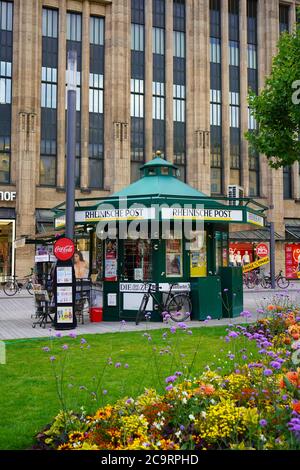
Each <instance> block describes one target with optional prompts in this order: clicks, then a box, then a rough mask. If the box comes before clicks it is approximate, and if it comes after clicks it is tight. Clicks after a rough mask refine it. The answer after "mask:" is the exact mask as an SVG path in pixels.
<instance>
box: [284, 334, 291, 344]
mask: <svg viewBox="0 0 300 470" xmlns="http://www.w3.org/2000/svg"><path fill="white" fill-rule="evenodd" d="M283 342H284V344H291V338H289V337H288V336H286V337H285V338H284V340H283Z"/></svg>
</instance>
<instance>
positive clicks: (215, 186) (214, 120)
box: [209, 0, 222, 194]
mask: <svg viewBox="0 0 300 470" xmlns="http://www.w3.org/2000/svg"><path fill="white" fill-rule="evenodd" d="M209 7H210V161H211V185H210V188H211V193H212V194H221V193H222V91H221V90H222V78H221V59H222V57H221V2H220V0H210V2H209Z"/></svg>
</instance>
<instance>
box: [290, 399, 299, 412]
mask: <svg viewBox="0 0 300 470" xmlns="http://www.w3.org/2000/svg"><path fill="white" fill-rule="evenodd" d="M292 408H293V410H294V411H296V413H299V414H300V401H299V400H298V401H296V402H295V403H293V404H292Z"/></svg>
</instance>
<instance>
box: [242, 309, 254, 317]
mask: <svg viewBox="0 0 300 470" xmlns="http://www.w3.org/2000/svg"><path fill="white" fill-rule="evenodd" d="M240 315H241V317H244V318H250V317H251V316H252V313H251V312H249V311H248V310H244V311H243V312H241V314H240Z"/></svg>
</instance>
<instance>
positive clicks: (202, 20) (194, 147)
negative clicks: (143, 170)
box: [186, 0, 210, 194]
mask: <svg viewBox="0 0 300 470" xmlns="http://www.w3.org/2000/svg"><path fill="white" fill-rule="evenodd" d="M209 128H210V123H209V2H207V1H204V0H199V1H198V2H193V1H192V0H187V1H186V144H187V157H186V158H187V180H188V183H189V184H190V185H192V186H194V187H195V188H196V189H198V190H201V191H203V192H205V193H206V194H210V158H209V148H210V146H209Z"/></svg>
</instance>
